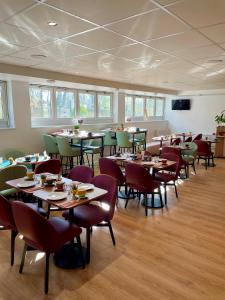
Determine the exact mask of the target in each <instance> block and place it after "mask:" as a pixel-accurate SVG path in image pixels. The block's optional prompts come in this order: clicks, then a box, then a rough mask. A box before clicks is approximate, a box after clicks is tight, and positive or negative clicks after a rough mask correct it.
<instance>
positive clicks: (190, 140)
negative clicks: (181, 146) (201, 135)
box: [184, 136, 192, 143]
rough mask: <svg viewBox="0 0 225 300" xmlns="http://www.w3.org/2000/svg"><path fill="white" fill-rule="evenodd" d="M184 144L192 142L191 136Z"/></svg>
mask: <svg viewBox="0 0 225 300" xmlns="http://www.w3.org/2000/svg"><path fill="white" fill-rule="evenodd" d="M184 142H185V143H190V142H192V137H191V136H189V137H188V138H186V140H185V141H184Z"/></svg>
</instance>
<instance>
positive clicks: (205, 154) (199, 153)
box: [197, 152, 214, 157]
mask: <svg viewBox="0 0 225 300" xmlns="http://www.w3.org/2000/svg"><path fill="white" fill-rule="evenodd" d="M213 154H214V153H213V152H209V153H206V152H197V155H198V156H206V157H209V156H211V155H213Z"/></svg>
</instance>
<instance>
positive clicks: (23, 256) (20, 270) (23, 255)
mask: <svg viewBox="0 0 225 300" xmlns="http://www.w3.org/2000/svg"><path fill="white" fill-rule="evenodd" d="M26 252H27V244H26V243H25V244H24V247H23V254H22V259H21V263H20V269H19V273H20V274H22V272H23V266H24V262H25V257H26Z"/></svg>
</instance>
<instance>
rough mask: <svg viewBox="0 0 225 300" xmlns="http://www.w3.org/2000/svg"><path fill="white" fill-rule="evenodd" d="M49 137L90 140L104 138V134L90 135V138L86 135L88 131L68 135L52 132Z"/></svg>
mask: <svg viewBox="0 0 225 300" xmlns="http://www.w3.org/2000/svg"><path fill="white" fill-rule="evenodd" d="M51 135H54V136H62V137H67V138H70V139H77V140H90V139H98V138H102V137H104V136H105V134H104V133H92V135H91V136H89V135H88V131H84V130H83V131H79V132H78V133H74V132H72V133H69V132H62V131H58V132H53V133H51Z"/></svg>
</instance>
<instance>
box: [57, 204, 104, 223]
mask: <svg viewBox="0 0 225 300" xmlns="http://www.w3.org/2000/svg"><path fill="white" fill-rule="evenodd" d="M63 217H64V218H65V219H66V220H70V221H71V222H73V223H75V224H76V225H78V226H80V227H84V228H89V227H91V226H94V225H97V224H99V223H101V222H102V221H107V220H106V219H107V211H106V210H104V209H103V208H101V207H100V206H97V205H93V204H87V205H81V206H78V207H76V208H74V210H73V217H72V218H70V216H69V211H65V212H64V213H63Z"/></svg>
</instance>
